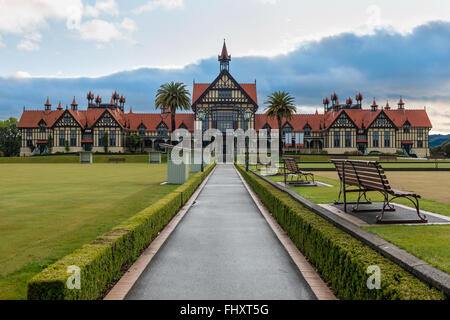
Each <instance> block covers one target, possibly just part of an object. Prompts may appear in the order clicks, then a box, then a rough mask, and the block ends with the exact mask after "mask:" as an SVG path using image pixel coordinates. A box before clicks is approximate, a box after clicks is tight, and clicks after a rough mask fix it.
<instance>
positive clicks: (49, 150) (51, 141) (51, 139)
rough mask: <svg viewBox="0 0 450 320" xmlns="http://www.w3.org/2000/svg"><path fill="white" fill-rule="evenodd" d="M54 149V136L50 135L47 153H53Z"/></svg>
mask: <svg viewBox="0 0 450 320" xmlns="http://www.w3.org/2000/svg"><path fill="white" fill-rule="evenodd" d="M52 148H53V136H52V134H51V133H50V134H49V135H48V140H47V151H48V153H52Z"/></svg>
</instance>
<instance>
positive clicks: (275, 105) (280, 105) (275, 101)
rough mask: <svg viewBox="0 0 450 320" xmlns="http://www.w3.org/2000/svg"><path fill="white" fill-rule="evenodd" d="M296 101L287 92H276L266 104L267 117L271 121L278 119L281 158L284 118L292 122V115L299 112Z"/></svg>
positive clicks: (268, 98) (269, 97)
mask: <svg viewBox="0 0 450 320" xmlns="http://www.w3.org/2000/svg"><path fill="white" fill-rule="evenodd" d="M294 101H295V99H294V97H292V96H291V95H290V94H289V93H287V92H285V91H276V92H274V93H272V94H271V95H270V96H268V97H267V101H265V102H264V103H265V104H266V105H267V107H266V110H265V111H266V115H267V116H268V117H269V118H271V119H274V118H276V119H277V121H278V146H279V155H280V158H281V156H282V153H283V142H282V136H283V133H282V128H281V124H282V120H283V118H286V119H287V120H290V119H291V118H292V115H293V114H294V113H295V112H296V111H297V110H296V108H295V105H294Z"/></svg>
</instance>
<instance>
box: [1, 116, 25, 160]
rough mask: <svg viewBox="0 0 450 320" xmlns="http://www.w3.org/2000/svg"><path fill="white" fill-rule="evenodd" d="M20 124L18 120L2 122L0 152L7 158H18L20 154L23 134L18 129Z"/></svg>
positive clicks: (12, 119)
mask: <svg viewBox="0 0 450 320" xmlns="http://www.w3.org/2000/svg"><path fill="white" fill-rule="evenodd" d="M18 124H19V122H18V120H17V119H16V118H9V119H8V120H0V151H2V153H3V154H4V155H5V156H6V157H13V156H17V155H19V153H20V145H21V134H20V129H19V128H17V125H18Z"/></svg>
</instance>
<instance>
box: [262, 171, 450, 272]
mask: <svg viewBox="0 0 450 320" xmlns="http://www.w3.org/2000/svg"><path fill="white" fill-rule="evenodd" d="M391 173H393V174H395V175H396V176H398V175H399V174H400V172H395V173H394V172H388V173H387V176H388V178H389V176H390V174H391ZM418 173H419V174H421V175H420V176H417V174H418ZM430 173H431V174H434V175H430ZM430 173H428V172H420V171H419V172H409V173H408V172H401V174H402V178H401V179H398V178H397V179H394V180H392V181H390V182H391V184H392V185H393V186H394V187H395V188H397V189H401V190H404V191H414V192H417V193H419V194H421V193H423V192H426V193H427V194H428V193H429V192H433V188H434V189H436V190H434V193H439V194H441V193H442V194H445V192H447V193H448V190H449V188H450V172H430ZM320 174H322V172H317V174H316V175H315V179H316V180H317V181H321V182H324V183H327V184H329V185H332V187H290V188H291V189H292V190H294V191H295V192H296V193H298V194H300V195H301V196H303V197H305V198H307V199H309V200H311V201H312V202H314V203H318V204H319V203H331V202H333V201H334V200H335V199H336V198H337V196H338V194H339V180H338V179H332V178H329V177H323V176H320ZM326 174H327V175H328V176H330V174H331V172H327V173H326ZM268 178H270V179H271V180H273V181H283V180H284V178H283V176H272V177H268ZM389 180H391V179H389ZM394 181H395V182H394ZM408 181H409V183H408ZM420 181H424V182H423V183H420ZM399 182H402V183H399ZM430 188H431V190H429V189H430ZM368 195H369V198H370V199H371V200H373V201H383V199H382V197H381V195H380V194H379V193H376V192H370V193H369V194H368ZM356 197H357V194H351V193H350V194H348V195H347V199H348V201H355V200H356ZM394 202H397V203H400V204H403V205H407V206H412V205H411V203H410V202H409V201H408V200H406V199H396V200H395V201H394ZM420 208H421V209H422V210H425V211H430V212H435V213H439V214H442V215H446V216H450V203H448V201H447V203H445V202H439V201H434V200H429V199H421V200H420ZM367 229H368V230H369V231H371V232H373V233H376V234H377V235H379V236H380V237H382V238H384V239H386V240H387V241H390V242H392V243H394V244H396V245H398V246H399V247H401V248H403V249H405V250H407V251H408V252H410V253H412V254H414V255H416V256H417V257H419V258H421V259H424V260H425V261H427V262H429V263H430V264H432V265H434V266H436V267H438V268H440V269H441V270H443V271H446V272H450V270H449V269H450V246H449V245H448V244H449V243H450V225H443V226H438V225H428V226H427V225H422V226H395V225H392V226H375V227H368V228H367Z"/></svg>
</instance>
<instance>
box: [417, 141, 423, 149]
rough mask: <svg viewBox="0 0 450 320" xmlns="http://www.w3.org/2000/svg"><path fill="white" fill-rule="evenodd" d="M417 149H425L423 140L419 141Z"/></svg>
mask: <svg viewBox="0 0 450 320" xmlns="http://www.w3.org/2000/svg"><path fill="white" fill-rule="evenodd" d="M417 148H423V141H422V140H419V141H417Z"/></svg>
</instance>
